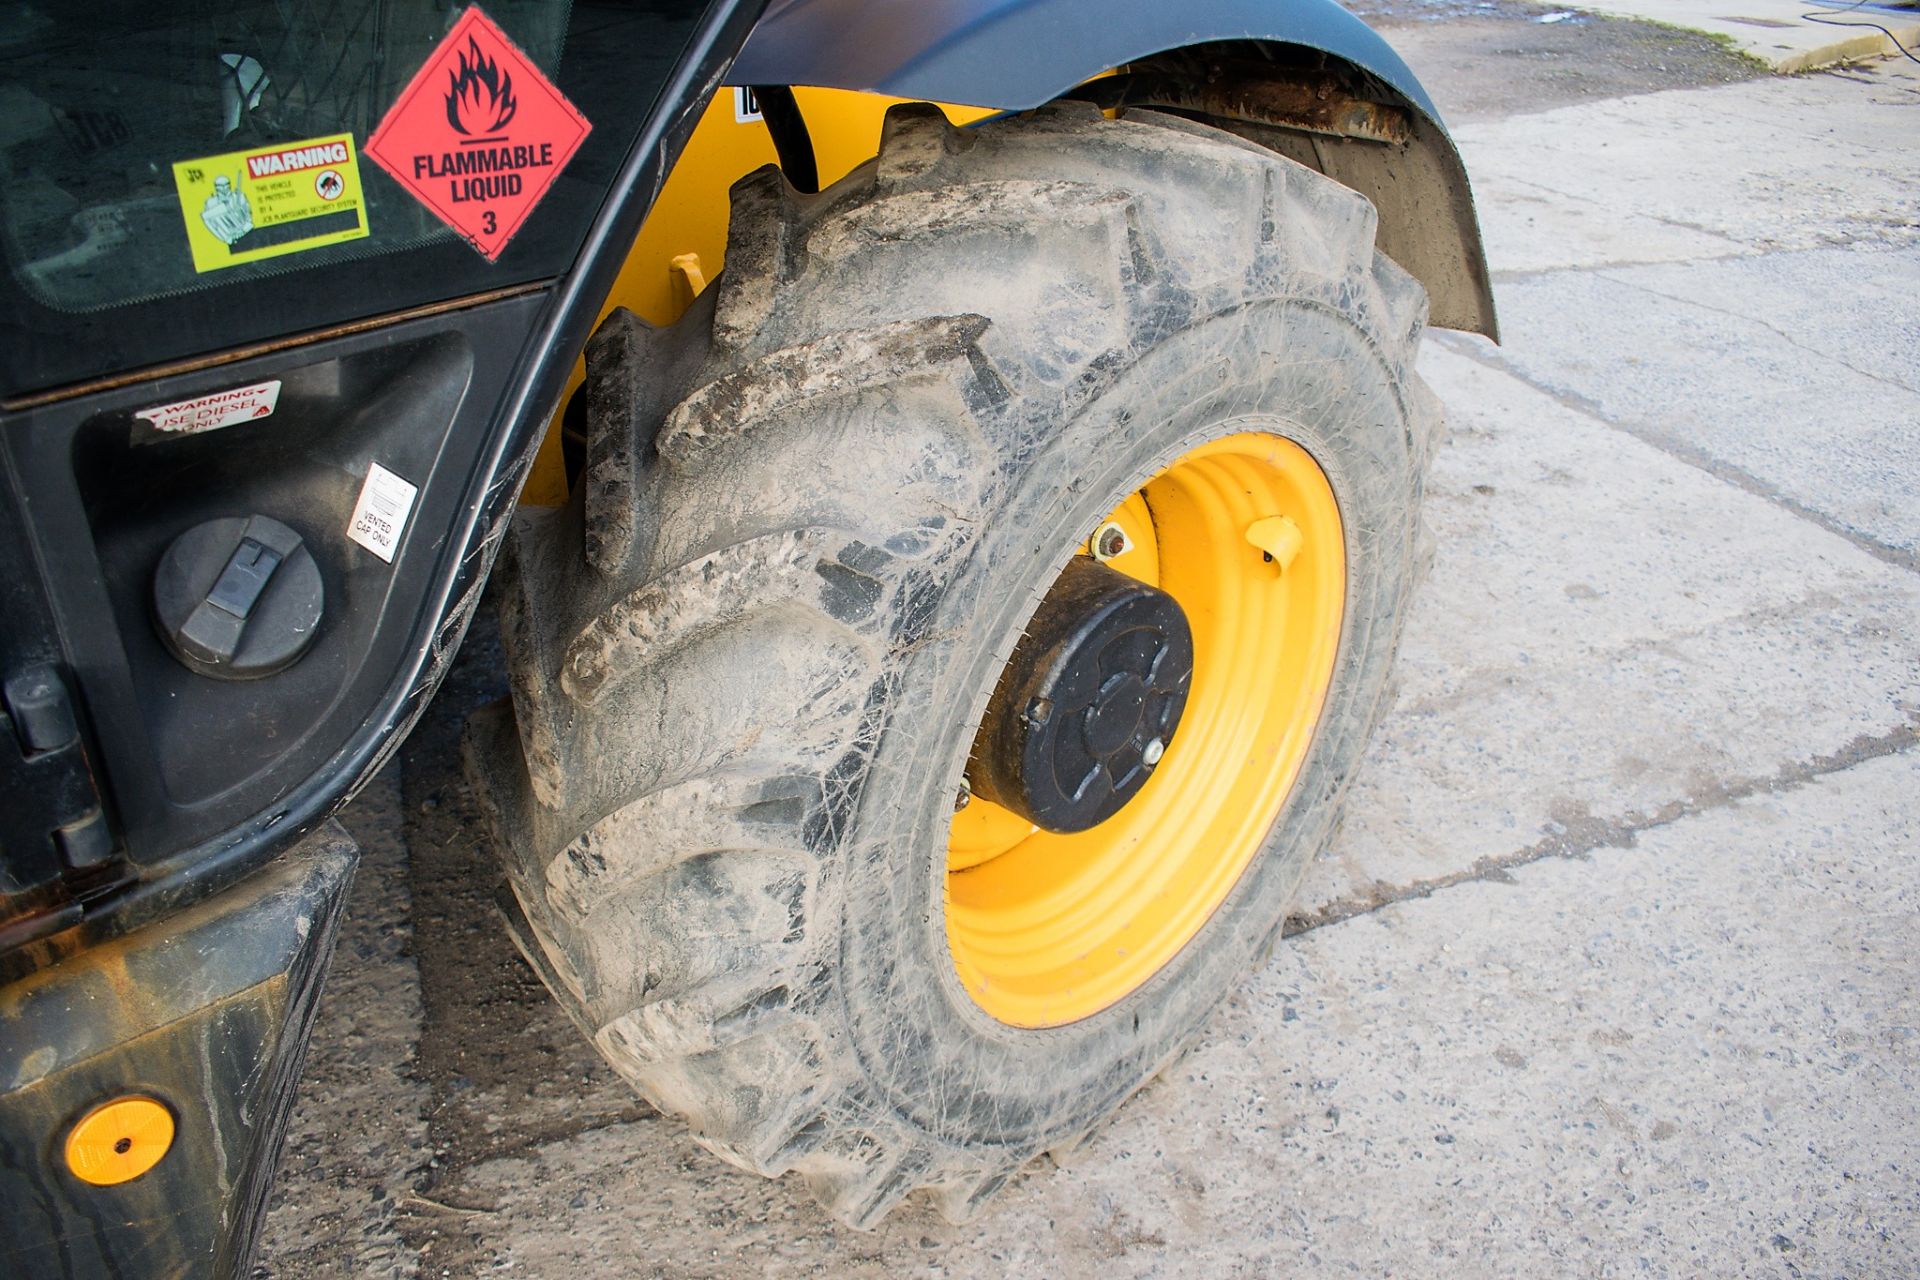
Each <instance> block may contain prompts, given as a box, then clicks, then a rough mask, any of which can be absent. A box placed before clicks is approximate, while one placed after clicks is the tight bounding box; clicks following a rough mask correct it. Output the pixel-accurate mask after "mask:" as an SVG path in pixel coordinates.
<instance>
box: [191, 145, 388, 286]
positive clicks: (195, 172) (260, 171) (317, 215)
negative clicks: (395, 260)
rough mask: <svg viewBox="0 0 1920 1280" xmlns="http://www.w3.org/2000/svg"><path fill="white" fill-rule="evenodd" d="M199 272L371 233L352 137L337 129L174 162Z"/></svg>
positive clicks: (296, 251)
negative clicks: (321, 133)
mask: <svg viewBox="0 0 1920 1280" xmlns="http://www.w3.org/2000/svg"><path fill="white" fill-rule="evenodd" d="M173 182H174V185H175V186H176V187H178V188H179V190H180V216H181V217H182V218H184V219H185V220H186V224H187V243H188V244H189V245H191V246H192V247H193V269H194V270H195V271H218V270H220V269H221V268H222V267H237V266H239V265H240V264H241V263H243V262H258V261H260V259H262V258H277V257H279V256H280V255H281V254H283V253H301V252H304V251H305V250H308V249H318V248H319V247H321V246H322V245H329V244H339V243H340V242H341V241H343V240H358V239H359V238H360V237H361V236H364V235H366V234H367V202H366V198H365V196H364V195H362V193H361V188H360V166H359V161H358V159H357V158H356V157H355V155H354V151H353V135H352V134H350V133H336V134H331V135H329V136H327V137H324V138H308V139H306V140H305V141H304V142H288V143H282V144H279V145H276V146H271V147H255V148H253V149H251V150H248V151H229V152H228V153H227V154H225V155H223V156H206V157H203V158H202V159H199V160H182V161H180V162H179V163H178V164H176V165H174V166H173Z"/></svg>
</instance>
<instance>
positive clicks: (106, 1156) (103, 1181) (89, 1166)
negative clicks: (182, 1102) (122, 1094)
mask: <svg viewBox="0 0 1920 1280" xmlns="http://www.w3.org/2000/svg"><path fill="white" fill-rule="evenodd" d="M173 1131H174V1126H173V1112H171V1111H169V1110H168V1109H167V1107H166V1104H165V1103H162V1102H157V1101H155V1100H154V1099H152V1098H142V1097H126V1098H115V1099H114V1100H113V1101H112V1102H108V1103H103V1104H102V1105H100V1106H98V1107H95V1108H94V1109H93V1110H92V1111H89V1112H88V1113H87V1114H86V1115H84V1116H82V1117H80V1122H79V1123H78V1124H76V1125H74V1126H73V1132H72V1133H69V1134H68V1135H67V1168H69V1169H71V1170H72V1171H73V1176H74V1177H76V1178H78V1179H80V1181H82V1182H88V1183H92V1184H93V1185H94V1186H96V1187H111V1186H117V1185H118V1184H120V1183H122V1182H131V1181H133V1180H134V1179H135V1178H137V1177H139V1176H140V1175H141V1174H143V1173H145V1172H146V1171H147V1170H149V1169H151V1168H153V1166H155V1165H156V1164H159V1163H160V1160H161V1158H162V1157H163V1156H165V1155H166V1154H167V1151H168V1150H169V1149H170V1148H171V1147H172V1146H173Z"/></svg>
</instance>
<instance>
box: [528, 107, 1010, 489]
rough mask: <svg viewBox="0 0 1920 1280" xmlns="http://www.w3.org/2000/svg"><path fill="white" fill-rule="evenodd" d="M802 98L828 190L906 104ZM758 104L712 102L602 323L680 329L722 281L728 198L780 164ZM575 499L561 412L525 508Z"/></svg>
mask: <svg viewBox="0 0 1920 1280" xmlns="http://www.w3.org/2000/svg"><path fill="white" fill-rule="evenodd" d="M793 93H794V99H795V101H796V103H797V105H798V106H799V108H800V114H801V115H802V117H804V118H805V120H806V123H807V132H808V134H809V136H810V137H811V139H812V142H813V151H814V161H815V164H816V165H817V167H818V170H819V176H820V185H821V186H822V187H825V186H828V185H829V184H831V183H834V182H837V181H839V180H840V179H841V178H843V177H845V176H846V175H847V174H848V173H849V172H851V171H852V170H853V168H854V167H855V166H856V165H859V164H862V163H864V162H865V161H866V160H868V159H871V158H872V157H873V156H874V155H875V154H876V153H877V152H878V151H879V149H880V125H881V122H882V120H883V119H884V118H885V116H886V113H887V108H888V107H891V106H893V105H895V104H896V103H898V102H901V101H903V99H900V98H890V97H887V96H885V95H883V94H874V93H854V92H851V91H848V90H844V89H808V88H796V89H795V90H794V91H793ZM751 101H752V100H751V97H750V96H749V94H748V92H747V91H746V90H743V89H722V90H720V92H719V93H717V94H716V95H714V98H713V101H712V102H710V103H708V104H707V109H706V111H705V113H704V114H703V115H702V116H701V118H700V123H699V124H697V125H696V126H694V131H693V136H692V137H691V138H690V139H689V140H688V142H687V146H686V150H684V151H683V152H681V155H680V160H679V163H677V164H676V165H675V166H674V169H673V172H672V173H671V174H670V175H668V178H667V182H666V186H665V187H664V188H662V190H661V192H660V198H659V200H658V201H657V202H656V203H655V204H654V206H653V211H652V212H651V213H649V214H648V215H647V220H646V222H644V223H643V224H642V225H641V227H640V234H639V235H638V236H636V237H635V238H634V242H633V248H632V249H631V250H630V251H629V252H628V254H627V261H626V265H625V266H623V267H622V268H621V269H620V276H619V279H617V280H616V281H615V282H614V286H613V289H612V291H611V292H610V293H608V295H607V300H606V302H605V304H604V305H603V306H602V307H601V309H600V318H601V319H603V320H604V319H605V318H606V317H607V316H608V315H609V314H611V313H612V312H613V311H614V310H615V309H616V308H619V307H625V308H626V309H627V310H629V311H631V312H633V313H634V314H635V315H637V316H640V317H641V318H642V319H645V320H647V321H649V322H650V323H653V324H657V325H668V324H672V323H673V322H674V321H675V320H677V319H679V318H680V315H681V313H682V312H684V311H685V310H686V309H687V307H688V306H690V305H691V304H692V302H693V299H694V297H695V296H696V295H697V294H699V292H700V291H701V290H702V289H704V288H705V287H706V285H707V282H708V281H710V280H712V279H713V278H714V276H716V275H718V274H719V272H720V268H721V267H722V266H723V265H724V263H725V259H726V251H727V213H728V198H727V193H728V191H729V190H730V189H731V188H732V186H733V184H734V183H735V182H738V181H739V180H740V179H741V178H743V177H745V176H746V175H747V174H749V173H752V172H753V171H754V170H755V169H758V168H760V167H761V166H763V165H768V164H774V163H776V161H777V157H776V156H775V154H774V147H773V139H772V137H771V136H770V135H769V134H768V132H767V126H766V124H765V123H764V122H763V121H762V120H761V119H760V118H759V116H758V115H757V114H756V113H753V112H752V111H750V110H749V107H750V104H751ZM941 109H942V110H943V111H945V112H946V113H947V117H948V119H950V120H952V121H953V122H954V123H955V124H968V123H971V122H973V121H976V120H980V119H982V118H984V117H986V116H989V115H992V114H993V112H992V111H991V110H990V109H988V108H985V107H962V106H948V105H944V104H943V105H942V108H941ZM585 378H586V365H585V363H584V362H583V361H577V362H575V364H574V368H573V372H572V374H571V376H570V377H569V378H568V380H567V390H566V394H565V395H564V396H563V397H561V404H562V405H563V406H564V405H565V404H566V402H567V400H569V399H571V398H572V396H573V393H574V392H575V391H576V390H578V389H579V387H580V384H581V382H582V381H584V380H585ZM566 500H567V476H566V467H565V465H564V463H563V461H562V458H561V449H560V415H559V414H555V415H554V419H553V421H552V422H551V423H549V424H548V427H547V434H546V438H545V439H543V440H542V441H541V443H540V452H539V453H538V455H537V456H536V457H535V458H534V463H533V471H532V473H531V474H530V475H529V476H528V477H527V484H526V488H525V489H524V490H523V491H522V493H521V497H520V501H521V502H522V503H527V504H531V505H534V506H559V505H561V504H563V503H564V502H566Z"/></svg>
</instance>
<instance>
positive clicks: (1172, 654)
mask: <svg viewBox="0 0 1920 1280" xmlns="http://www.w3.org/2000/svg"><path fill="white" fill-rule="evenodd" d="M1192 682H1193V632H1192V631H1191V630H1190V629H1189V628H1188V626H1187V616H1186V614H1185V613H1183V612H1182V611H1181V609H1180V605H1179V602H1177V601H1176V600H1175V599H1174V598H1173V597H1172V596H1170V595H1168V594H1167V593H1166V592H1164V591H1161V590H1159V589H1158V588H1156V587H1150V586H1148V585H1147V584H1146V583H1144V582H1141V581H1139V580H1138V579H1135V578H1130V577H1128V576H1127V575H1126V574H1124V573H1121V572H1120V571H1119V570H1117V569H1110V568H1108V567H1107V566H1106V565H1104V564H1101V563H1098V562H1097V561H1094V560H1089V559H1086V558H1084V557H1076V558H1075V559H1074V561H1073V562H1072V563H1071V564H1070V565H1068V566H1067V569H1066V571H1065V572H1064V573H1062V574H1061V575H1060V580H1059V581H1058V582H1056V583H1055V584H1054V587H1053V590H1052V591H1050V592H1048V593H1047V598H1046V599H1045V600H1043V601H1042V602H1041V604H1040V608H1039V611H1038V612H1036V613H1035V614H1034V616H1033V621H1032V622H1031V623H1029V624H1028V626H1027V633H1026V635H1025V636H1024V637H1022V638H1021V641H1020V644H1019V646H1018V647H1017V648H1015V650H1014V653H1013V657H1012V659H1011V660H1010V661H1009V662H1008V663H1007V669H1006V670H1005V671H1004V672H1002V673H1001V676H1000V683H999V685H998V686H997V687H996V688H995V689H994V692H993V700H992V702H991V703H990V704H989V705H988V707H987V714H986V718H985V719H984V720H982V721H981V724H980V733H979V736H978V737H976V738H975V739H974V743H973V755H972V758H971V759H970V760H969V761H968V765H967V779H968V782H969V783H970V784H971V785H972V787H973V792H974V794H976V795H980V796H984V797H986V798H987V799H989V800H991V801H993V802H994V803H995V804H997V805H1000V806H1002V807H1003V808H1007V809H1011V810H1012V811H1013V812H1015V813H1017V814H1019V815H1020V816H1021V817H1023V818H1025V819H1026V820H1027V821H1029V822H1031V823H1033V824H1034V825H1036V826H1039V827H1044V828H1045V829H1046V830H1048V831H1058V832H1070V831H1085V830H1087V829H1089V828H1090V827H1095V826H1098V825H1099V824H1100V823H1102V822H1105V821H1106V820H1107V819H1108V818H1110V817H1112V816H1113V815H1114V814H1116V813H1118V812H1119V811H1120V809H1121V808H1122V807H1123V806H1124V805H1125V804H1126V803H1127V801H1129V800H1131V799H1133V797H1134V796H1135V795H1136V794H1138V792H1139V790H1140V788H1141V787H1143V786H1145V785H1146V781H1147V779H1148V778H1149V777H1151V776H1152V775H1153V769H1154V766H1155V765H1157V764H1158V763H1159V761H1160V756H1161V753H1162V752H1164V751H1165V750H1166V748H1167V745H1168V744H1169V743H1171V742H1172V741H1173V733H1174V730H1175V729H1176V728H1178V727H1179V724H1180V713H1181V712H1182V711H1183V710H1185V709H1186V705H1187V691H1188V688H1189V687H1190V686H1191V684H1192Z"/></svg>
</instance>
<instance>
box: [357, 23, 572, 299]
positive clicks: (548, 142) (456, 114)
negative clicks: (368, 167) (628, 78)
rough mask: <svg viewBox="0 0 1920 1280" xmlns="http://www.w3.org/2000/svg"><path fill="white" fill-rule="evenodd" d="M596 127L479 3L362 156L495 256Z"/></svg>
mask: <svg viewBox="0 0 1920 1280" xmlns="http://www.w3.org/2000/svg"><path fill="white" fill-rule="evenodd" d="M592 127H593V126H591V125H589V124H588V123H587V119H586V117H585V116H583V115H581V114H580V112H579V111H577V110H576V109H575V108H574V105H573V104H572V103H571V102H568V101H567V100H566V98H565V97H564V96H563V95H562V94H561V92H560V90H559V89H557V88H556V87H554V84H553V82H552V81H550V80H548V79H547V78H546V76H544V75H542V74H541V72H540V68H539V67H538V66H536V65H535V64H534V61H533V59H531V58H529V57H528V56H527V55H526V54H524V53H522V52H521V51H520V49H519V48H518V46H516V45H515V44H514V43H513V41H511V40H509V39H507V36H506V33H505V32H503V31H502V30H500V28H499V27H497V26H495V25H494V23H493V20H492V19H491V18H489V17H487V15H486V14H484V13H482V12H480V9H479V7H478V6H474V7H472V8H469V9H468V10H467V11H466V12H465V13H463V14H461V15H460V19H459V21H457V22H455V23H454V24H453V30H451V31H449V32H448V33H447V36H446V39H444V40H442V41H441V42H440V43H439V45H438V46H437V47H436V48H435V49H434V51H433V53H432V54H431V55H429V56H428V58H427V60H426V63H425V64H424V65H422V66H421V68H420V70H419V71H418V72H417V73H415V75H414V77H413V79H412V80H411V81H409V82H408V83H407V87H406V88H405V89H403V90H401V92H400V97H399V99H398V100H397V101H396V102H395V103H394V104H393V108H392V110H390V111H388V112H387V116H386V119H384V120H382V121H381V122H380V127H379V128H378V129H376V130H374V134H373V137H371V138H369V139H368V140H367V146H366V150H365V153H364V154H365V155H366V156H367V157H368V158H370V159H371V160H372V161H373V162H374V163H375V164H377V165H379V166H380V167H381V168H382V169H385V170H386V171H387V172H388V173H390V174H392V175H393V177H394V179H395V180H396V181H397V182H399V184H400V185H401V186H403V187H405V188H406V189H407V190H409V191H411V192H412V193H413V194H414V195H415V196H416V197H418V198H419V200H420V202H421V203H422V204H424V205H426V206H427V208H429V209H431V210H433V211H434V213H435V214H437V215H438V216H439V217H440V219H441V220H442V221H443V222H445V223H446V224H447V225H448V226H450V227H452V228H453V229H454V230H455V231H458V232H459V233H460V234H461V235H463V236H465V237H466V238H467V239H468V240H469V241H471V242H472V244H473V247H474V248H476V249H478V250H479V251H480V252H481V253H483V254H485V255H486V258H487V260H488V261H489V262H491V261H493V260H494V259H496V258H498V257H499V256H500V251H501V250H502V249H504V248H506V247H507V241H509V240H511V239H512V238H513V235H514V233H515V232H516V231H518V230H519V229H520V224H521V223H523V222H525V221H526V219H527V215H528V214H530V213H532V212H533V207H534V206H535V205H536V204H539V203H540V198H541V197H542V196H544V195H546V194H547V189H548V188H549V187H551V186H552V185H553V182H554V179H555V178H558V177H559V176H560V171H561V170H562V169H564V168H565V167H566V164H567V161H569V160H571V159H572V158H573V153H574V152H575V151H577V150H579V149H580V144H581V143H582V142H583V141H585V140H586V136H587V134H588V132H589V131H590V130H591V129H592Z"/></svg>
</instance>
